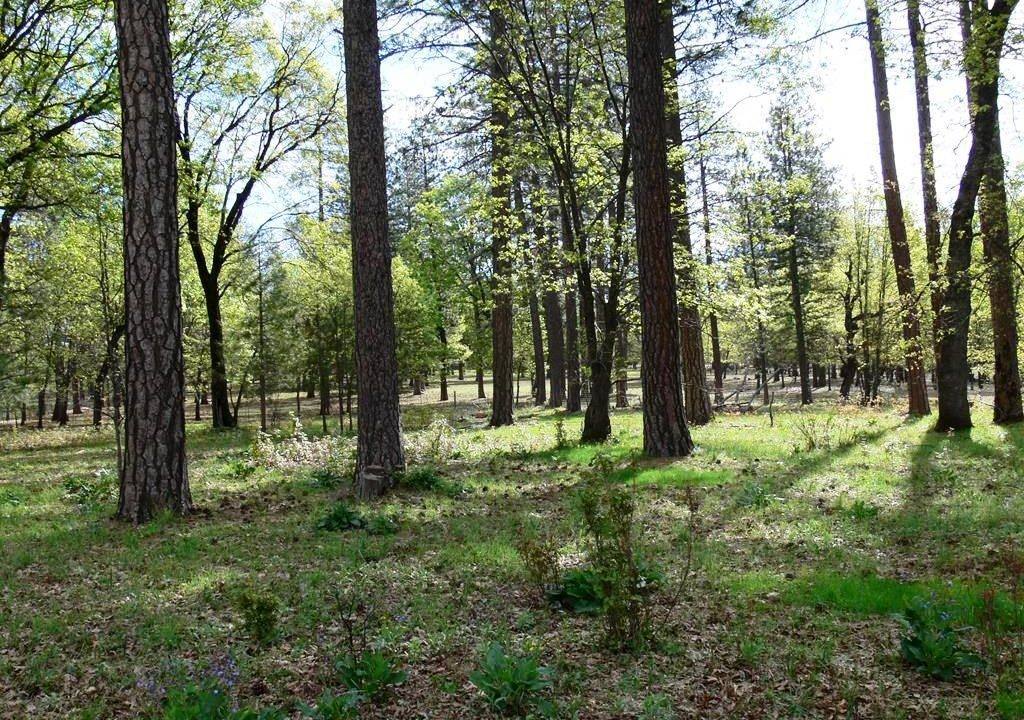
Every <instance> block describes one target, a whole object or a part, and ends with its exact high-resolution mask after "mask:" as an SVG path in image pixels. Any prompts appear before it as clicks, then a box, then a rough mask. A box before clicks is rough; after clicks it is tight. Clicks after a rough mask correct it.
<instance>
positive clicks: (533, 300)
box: [529, 288, 548, 406]
mask: <svg viewBox="0 0 1024 720" xmlns="http://www.w3.org/2000/svg"><path fill="white" fill-rule="evenodd" d="M529 292H530V329H531V331H532V333H531V334H532V336H533V378H534V386H533V401H534V403H535V404H537V405H540V406H543V405H545V404H547V401H548V394H547V388H548V383H547V378H545V377H544V333H543V331H542V330H541V327H540V301H538V300H537V291H536V289H535V288H531V289H530V291H529Z"/></svg>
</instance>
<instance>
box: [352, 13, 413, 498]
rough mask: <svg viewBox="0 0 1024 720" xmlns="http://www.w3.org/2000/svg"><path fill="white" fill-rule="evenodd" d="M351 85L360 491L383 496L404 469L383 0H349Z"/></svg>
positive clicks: (367, 496) (353, 263) (360, 492)
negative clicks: (383, 84) (380, 15)
mask: <svg viewBox="0 0 1024 720" xmlns="http://www.w3.org/2000/svg"><path fill="white" fill-rule="evenodd" d="M342 12H343V13H344V22H345V30H344V39H345V90H346V95H347V99H348V146H349V177H350V182H351V203H352V204H351V223H352V250H353V252H352V284H353V291H354V296H355V303H354V310H355V337H356V349H355V357H356V384H357V392H358V394H359V396H358V406H357V411H358V413H359V423H358V433H359V434H358V441H357V445H358V450H357V456H356V492H357V494H358V495H359V497H361V498H373V497H377V496H379V495H381V494H383V493H384V492H387V491H388V490H389V489H391V487H393V486H394V483H395V473H396V472H397V471H401V470H404V468H405V454H404V453H403V451H402V427H401V423H402V416H401V412H400V408H399V404H398V359H397V357H396V354H395V353H396V350H395V316H394V312H395V309H394V289H393V286H392V278H391V243H390V241H389V237H388V204H387V165H386V161H385V156H384V108H383V105H382V104H381V94H380V93H381V88H380V38H379V36H378V34H377V4H376V2H375V0H345V1H344V3H343V6H342Z"/></svg>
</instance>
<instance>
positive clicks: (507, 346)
mask: <svg viewBox="0 0 1024 720" xmlns="http://www.w3.org/2000/svg"><path fill="white" fill-rule="evenodd" d="M489 20H490V30H491V43H492V45H493V48H494V53H493V55H494V63H495V68H494V73H495V78H498V77H504V75H505V73H506V72H507V68H506V67H505V65H506V63H507V60H506V58H505V55H506V52H507V50H506V48H505V44H506V43H507V42H508V39H507V37H506V35H507V32H508V29H507V20H506V19H505V16H504V14H503V12H502V10H501V8H500V6H499V5H498V4H492V5H491V6H490V10H489ZM491 92H492V97H491V202H492V206H491V213H492V217H491V263H492V266H493V275H492V283H493V285H492V288H491V298H492V301H493V307H492V310H491V349H492V358H491V371H492V373H493V376H492V378H491V422H490V424H491V426H492V427H501V426H503V425H511V424H512V422H513V408H514V405H515V400H514V397H513V393H512V375H513V371H514V368H513V366H512V365H513V358H512V330H513V328H512V294H511V292H510V289H509V287H508V284H509V283H510V282H511V268H510V267H509V259H508V257H507V253H508V246H509V242H510V241H511V236H512V225H511V223H512V208H511V204H510V200H509V196H510V193H511V191H512V181H511V176H510V174H509V167H508V164H509V157H510V137H509V125H510V123H511V120H510V118H509V112H508V105H507V103H506V100H505V98H504V96H503V93H502V91H501V89H500V86H499V83H498V81H497V80H494V81H492V87H491Z"/></svg>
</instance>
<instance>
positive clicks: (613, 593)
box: [576, 456, 653, 650]
mask: <svg viewBox="0 0 1024 720" xmlns="http://www.w3.org/2000/svg"><path fill="white" fill-rule="evenodd" d="M594 466H595V474H594V475H592V476H591V477H590V478H589V479H587V480H585V481H584V482H583V484H582V485H581V487H580V489H579V491H578V492H577V496H576V504H577V509H578V512H579V516H580V525H581V529H582V530H583V534H584V537H585V541H586V552H587V558H588V560H589V565H590V567H591V568H592V570H593V572H594V576H595V577H596V578H597V580H598V585H599V595H600V598H601V609H602V610H603V612H604V618H605V630H606V640H607V641H608V643H609V645H611V646H612V647H615V648H618V649H630V650H636V649H639V648H640V647H641V646H642V645H643V644H644V642H645V641H646V638H647V637H648V629H649V624H650V614H651V609H652V602H651V590H653V587H652V586H651V585H650V584H649V583H648V580H647V577H646V576H645V573H644V571H643V569H642V566H643V562H642V559H641V557H640V555H641V541H640V537H639V536H638V534H637V528H636V524H635V521H634V515H635V513H636V503H635V501H634V497H633V494H632V493H631V492H630V490H628V489H627V488H624V487H623V486H621V485H619V484H618V483H615V482H611V481H610V480H609V479H607V474H608V471H609V468H608V461H607V460H606V459H604V458H601V457H600V456H599V457H598V458H596V459H595V462H594ZM581 589H582V588H581Z"/></svg>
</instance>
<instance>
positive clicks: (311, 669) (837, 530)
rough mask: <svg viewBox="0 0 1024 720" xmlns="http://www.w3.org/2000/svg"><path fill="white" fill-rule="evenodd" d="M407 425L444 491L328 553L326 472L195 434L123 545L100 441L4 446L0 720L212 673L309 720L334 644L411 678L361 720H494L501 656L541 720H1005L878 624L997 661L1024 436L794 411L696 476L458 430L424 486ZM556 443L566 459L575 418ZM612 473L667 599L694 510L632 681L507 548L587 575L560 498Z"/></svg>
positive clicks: (1005, 630)
mask: <svg viewBox="0 0 1024 720" xmlns="http://www.w3.org/2000/svg"><path fill="white" fill-rule="evenodd" d="M416 413H417V418H416V423H415V427H417V428H424V429H420V430H411V431H409V432H408V435H407V444H408V447H409V453H410V457H411V459H412V461H413V462H414V463H417V464H421V465H430V466H432V467H435V468H436V469H437V472H438V475H439V477H441V478H443V479H444V480H445V484H444V488H445V491H443V492H442V491H440V490H430V489H422V488H421V489H401V490H400V491H399V492H398V493H397V494H396V495H395V496H393V497H391V498H388V499H386V500H384V501H381V502H379V503H371V504H355V503H354V501H352V500H351V498H349V499H348V500H347V501H348V502H352V503H353V507H354V508H356V509H358V510H359V512H361V513H363V514H364V515H365V516H367V517H373V516H387V517H389V518H394V520H395V531H394V532H393V533H391V532H389V533H386V534H371V533H369V532H367V531H366V530H362V529H356V530H352V531H349V532H324V531H321V530H318V529H317V523H318V522H319V521H320V519H321V518H323V517H324V515H325V513H326V512H327V510H329V509H330V508H331V507H333V506H334V505H335V504H336V503H337V501H338V496H339V493H344V492H345V488H344V485H345V481H344V480H342V481H341V483H340V487H339V486H338V483H335V482H334V481H333V480H332V481H330V482H327V481H325V480H324V478H325V477H326V478H327V479H328V480H330V478H331V477H332V476H331V475H330V474H325V472H324V469H323V468H318V467H315V463H313V464H308V465H304V464H302V463H301V462H299V463H295V464H291V465H281V466H267V465H265V464H263V463H257V462H254V461H251V448H252V447H253V440H254V439H253V437H252V435H251V434H249V433H247V432H244V431H236V432H228V433H215V432H212V431H210V430H207V429H205V428H200V427H196V426H190V428H189V433H190V434H189V452H190V476H191V481H192V486H193V495H194V497H195V500H196V502H197V504H198V506H199V507H200V509H201V511H200V512H199V513H197V514H196V515H195V516H193V517H190V518H187V519H185V520H179V519H176V518H173V517H170V516H164V517H160V518H158V519H157V521H156V522H154V523H151V524H150V525H148V526H145V527H143V528H138V529H133V528H129V527H124V526H122V525H119V524H117V523H115V522H113V521H112V520H111V519H110V517H111V515H112V513H113V509H114V508H113V500H111V499H110V498H109V497H108V496H107V495H104V493H103V492H102V491H101V490H96V491H95V492H94V491H93V485H94V481H95V482H99V481H100V480H102V478H103V475H102V472H100V473H99V474H97V473H98V471H103V470H107V471H112V470H113V468H114V466H115V457H114V453H113V449H112V445H113V438H112V436H111V434H110V433H109V432H108V431H99V432H97V431H93V430H78V431H52V432H51V431H47V432H42V433H19V434H18V435H16V436H14V435H5V436H2V437H0V547H2V552H0V598H2V603H0V716H3V717H27V716H31V717H38V718H64V717H125V718H128V717H138V716H140V715H141V716H145V715H147V714H153V713H155V712H157V711H158V709H159V702H160V697H161V696H162V694H163V693H164V692H166V690H167V689H168V688H173V687H181V686H183V685H185V684H187V683H189V682H198V681H201V680H202V679H204V678H206V677H209V676H210V675H211V673H215V672H216V669H217V668H220V667H222V666H223V665H224V663H225V662H226V658H229V659H230V662H231V663H232V664H233V667H237V673H236V675H237V677H234V676H233V678H232V681H231V684H230V688H229V691H230V693H231V695H232V698H233V700H234V701H235V702H238V703H240V704H242V705H251V706H261V707H266V706H276V707H282V708H284V709H285V710H286V711H287V712H289V713H291V716H292V717H298V715H299V704H300V703H311V702H313V701H314V700H315V699H316V698H317V697H319V696H320V695H321V693H322V692H324V691H327V690H330V691H337V690H338V689H339V687H338V684H337V683H338V681H337V679H336V678H335V677H333V676H332V674H331V670H330V669H331V668H332V667H333V659H335V658H337V657H340V656H344V655H345V654H346V652H347V647H348V643H349V642H350V641H349V637H350V633H349V631H348V630H347V629H346V628H347V625H346V624H347V623H350V622H358V623H359V624H360V625H361V627H362V631H364V632H365V633H367V634H368V635H369V637H370V638H371V640H372V641H373V642H374V643H375V644H376V645H377V646H380V647H382V648H384V649H386V650H387V652H389V653H391V654H393V655H394V656H395V657H398V658H400V659H401V661H402V664H403V669H404V671H406V672H407V673H408V678H407V680H406V682H404V683H403V684H401V685H400V686H399V687H397V688H395V689H394V692H393V693H392V694H390V695H388V696H387V697H386V698H384V699H383V700H382V701H381V703H380V704H378V705H373V706H370V707H368V708H366V709H365V711H364V715H363V716H364V717H371V718H403V717H419V716H421V715H424V714H429V715H430V716H431V717H437V718H464V717H488V713H489V712H490V711H489V710H488V709H487V707H486V703H485V701H484V700H483V699H482V698H481V697H480V695H479V694H478V693H476V692H475V691H474V690H473V689H472V687H471V685H470V684H469V682H468V677H469V675H470V674H471V673H472V672H473V671H474V670H475V669H476V664H477V663H478V660H479V657H480V649H481V647H483V646H485V645H486V644H487V643H489V642H492V641H496V642H500V643H502V644H503V645H504V646H506V647H509V648H510V649H513V650H515V651H516V652H524V653H535V654H536V655H537V656H538V657H539V658H540V660H541V661H542V662H543V663H544V665H546V666H548V667H551V668H554V669H555V670H556V674H555V677H554V688H553V693H552V696H553V699H554V701H555V705H556V710H555V713H556V715H557V716H558V717H566V718H569V717H581V718H613V717H648V718H654V717H709V718H714V717H722V718H748V717H749V718H759V717H858V718H897V717H908V718H909V717H913V718H916V717H929V718H933V717H934V718H940V717H950V718H954V717H956V718H979V719H980V718H990V717H1006V718H1011V717H1021V716H1022V711H1021V707H1024V696H1022V695H1021V687H1022V684H1021V681H1020V680H1019V678H1020V677H1022V676H1024V672H1022V669H1021V668H1020V667H1019V666H1018V665H1019V663H1018V662H1017V661H1016V660H1014V659H1013V658H1012V657H1009V656H1007V657H1004V658H1002V660H1001V662H1000V664H999V666H998V667H993V668H992V670H991V671H990V672H988V673H986V674H984V675H981V676H978V677H973V678H968V679H965V680H963V681H962V682H959V683H940V682H936V681H932V680H930V679H928V678H926V677H924V676H922V675H920V674H918V673H915V672H914V671H913V670H912V669H910V668H907V667H904V666H903V665H902V664H901V663H900V662H899V661H898V654H897V653H898V643H897V642H896V633H897V632H898V625H897V624H896V622H895V621H894V619H893V615H895V614H898V613H900V612H901V611H902V610H903V609H904V608H905V607H906V606H907V605H908V603H911V602H913V601H915V600H917V599H920V598H934V599H938V601H941V602H942V603H944V604H946V605H948V606H949V607H950V608H952V609H953V612H954V613H956V614H957V615H956V617H957V620H958V621H961V622H962V624H964V625H965V626H970V627H973V628H974V630H973V631H971V634H970V635H969V639H968V642H970V643H971V644H972V646H974V647H976V648H977V649H979V651H981V650H983V649H984V645H985V643H986V642H987V640H986V635H985V633H983V632H982V626H983V625H984V624H985V622H986V619H989V620H991V621H992V622H991V623H990V624H992V625H993V626H994V627H995V628H996V629H997V631H998V632H999V633H1000V635H1001V637H1002V638H1003V639H1007V638H1009V639H1011V640H1012V639H1014V638H1016V637H1018V636H1019V635H1020V633H1021V631H1022V626H1024V623H1022V621H1021V618H1022V617H1024V614H1022V611H1021V607H1020V604H1019V602H1017V598H1018V596H1019V593H1018V592H1016V590H1018V589H1019V588H1018V585H1017V584H1018V583H1019V582H1020V571H1019V569H1018V568H1017V567H1016V565H1015V562H1016V561H1015V560H1014V559H1013V558H1014V555H1013V552H1014V550H1013V549H1014V548H1015V547H1016V545H1017V544H1018V543H1019V541H1020V539H1021V535H1022V533H1024V492H1022V483H1024V459H1022V457H1021V453H1020V449H1021V448H1022V447H1024V434H1022V431H1021V430H1020V429H1016V428H1014V429H1009V430H1007V429H1001V428H997V427H994V426H991V425H981V426H980V427H977V428H975V429H974V430H973V431H971V432H970V433H967V434H961V435H939V434H934V433H931V432H929V431H928V427H927V424H926V423H927V421H915V422H908V421H906V420H905V419H904V418H902V417H899V416H896V415H893V414H889V413H887V412H884V411H876V410H868V409H860V408H835V407H831V408H819V409H814V410H810V411H807V410H805V411H799V412H797V411H781V412H777V413H776V416H775V425H774V427H769V421H768V418H767V417H764V416H761V415H740V416H724V417H720V418H718V419H716V420H715V422H713V423H712V424H711V425H709V426H708V427H705V428H696V429H694V431H693V432H694V437H695V440H696V441H697V443H698V451H697V452H696V453H695V454H694V455H693V456H692V457H691V458H687V459H685V460H682V461H675V462H654V461H649V460H646V459H644V458H643V457H642V456H641V453H640V445H641V443H640V437H639V435H640V416H639V415H638V414H637V413H634V412H623V413H616V414H615V415H614V416H613V425H614V428H615V435H614V438H613V441H612V442H610V443H609V444H607V445H605V446H602V447H580V446H578V445H576V444H575V443H572V444H570V445H569V446H568V447H562V448H558V447H556V420H557V419H558V418H559V416H558V415H557V414H556V413H553V412H551V411H530V412H528V413H524V414H523V415H521V416H520V417H519V419H518V422H517V424H516V425H515V426H514V427H512V428H503V429H497V430H489V429H485V428H482V427H480V426H479V425H478V424H477V423H476V422H475V421H474V419H473V418H467V419H462V418H455V422H454V425H455V426H456V427H457V428H458V430H457V432H456V433H455V435H454V438H453V441H452V444H451V447H450V448H446V449H445V451H444V454H445V457H443V458H441V459H440V461H439V460H438V458H436V457H428V456H427V453H428V449H429V446H430V438H429V434H430V430H429V429H428V428H429V426H430V422H431V420H432V417H431V416H430V415H429V412H428V410H425V409H423V408H417V409H416ZM421 415H422V417H420V416H421ZM562 419H563V421H564V423H565V430H566V434H567V436H568V437H569V438H570V439H574V438H575V437H578V432H579V424H580V417H579V416H565V417H564V418H562ZM407 427H408V425H407ZM338 443H339V447H341V450H344V449H345V447H347V446H344V443H351V439H350V438H345V439H342V440H339V441H338ZM435 451H436V449H435V450H430V451H429V452H435ZM339 452H340V451H339ZM599 454H600V455H604V456H605V457H608V458H610V459H611V461H612V463H613V466H614V467H613V469H612V470H611V471H610V477H609V479H610V480H613V481H617V482H621V483H623V484H625V485H628V486H629V487H631V488H632V489H633V491H634V492H635V493H636V494H637V499H638V503H639V515H640V517H641V519H642V523H643V526H644V528H645V531H646V536H647V538H648V543H649V552H650V554H651V555H652V557H653V559H654V561H656V562H657V563H658V564H659V565H660V566H661V567H662V568H663V569H664V570H665V572H666V575H667V577H668V584H669V585H672V582H673V580H674V579H678V577H679V576H680V575H681V573H682V562H683V555H682V554H681V552H680V547H681V545H680V542H681V541H680V538H681V536H682V534H683V533H684V530H685V527H686V515H687V503H688V502H689V497H690V495H692V494H696V497H697V498H698V499H699V502H700V506H701V508H700V517H701V523H700V526H701V536H700V538H699V539H698V541H697V546H696V549H695V552H696V557H697V558H698V560H699V567H698V570H697V572H696V574H695V576H694V579H693V580H692V582H690V583H689V584H688V585H687V586H685V587H684V588H682V592H681V594H680V602H679V604H678V606H677V607H675V608H674V611H673V612H671V613H670V614H669V619H668V621H666V622H665V623H663V624H662V625H660V626H659V629H658V638H657V639H658V643H657V644H656V645H655V647H653V648H652V649H651V650H650V651H649V652H648V653H646V654H644V655H641V656H636V657H619V656H611V655H608V654H607V653H606V652H605V651H604V650H602V648H601V645H600V642H599V639H600V634H601V627H600V622H599V621H596V620H594V619H593V618H587V617H581V616H576V615H571V614H565V613H563V612H560V611H558V610H556V609H553V608H550V607H548V606H547V605H546V604H545V603H544V602H543V600H542V599H541V598H540V597H539V596H538V593H537V592H536V590H535V589H534V588H533V587H532V586H531V584H530V582H529V580H528V578H527V576H526V572H525V569H524V567H523V564H522V561H521V560H520V558H519V556H518V554H517V552H516V550H515V547H516V540H517V538H518V537H519V535H520V534H521V533H522V529H523V528H524V527H526V526H529V527H532V528H543V529H545V530H547V531H549V532H551V533H553V534H554V535H555V536H557V537H558V538H559V541H560V543H561V551H560V554H561V558H562V561H563V562H565V563H572V562H574V561H576V560H574V559H575V558H578V556H579V551H580V546H579V543H578V540H577V539H576V538H575V537H574V535H573V532H572V509H571V508H572V502H571V497H572V493H573V489H572V488H573V485H574V484H575V483H576V482H577V481H578V480H579V478H580V477H582V476H583V475H584V474H585V473H588V472H592V467H593V465H594V463H595V460H596V459H597V457H598V455H599ZM341 455H344V453H343V452H340V455H339V456H341ZM318 471H319V472H318ZM342 476H343V474H342V475H339V477H342ZM97 478H99V479H100V480H96V479H97ZM69 479H70V480H74V481H75V482H71V483H69V482H68V481H69ZM83 483H84V486H83ZM83 487H84V489H83ZM68 488H75V493H70V492H69V490H68ZM83 498H86V499H87V500H88V501H83ZM251 587H255V588H257V589H258V590H259V591H260V592H263V593H267V594H268V595H270V596H272V597H273V598H274V599H275V601H276V603H277V607H278V612H279V617H278V618H277V625H276V632H275V634H274V639H273V641H272V642H269V643H268V644H267V645H266V647H264V646H262V645H259V644H255V643H253V642H251V638H250V637H249V636H248V635H247V633H246V632H245V629H244V627H243V619H242V618H241V617H240V615H239V611H238V608H237V602H236V601H235V598H236V597H237V595H238V592H239V590H240V589H242V588H251ZM673 588H674V586H673ZM353 598H356V599H357V601H353ZM986 603H988V605H986ZM987 607H991V608H994V609H993V610H991V611H988V610H986V608H987ZM352 618H355V620H351V619H352ZM1008 658H1009V659H1008ZM721 678H732V680H729V681H728V682H729V683H730V685H729V688H728V689H727V688H726V687H725V686H724V685H723V684H722V682H723V681H722V680H721ZM868 687H870V688H872V689H871V690H870V691H867V690H865V689H864V688H868Z"/></svg>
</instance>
